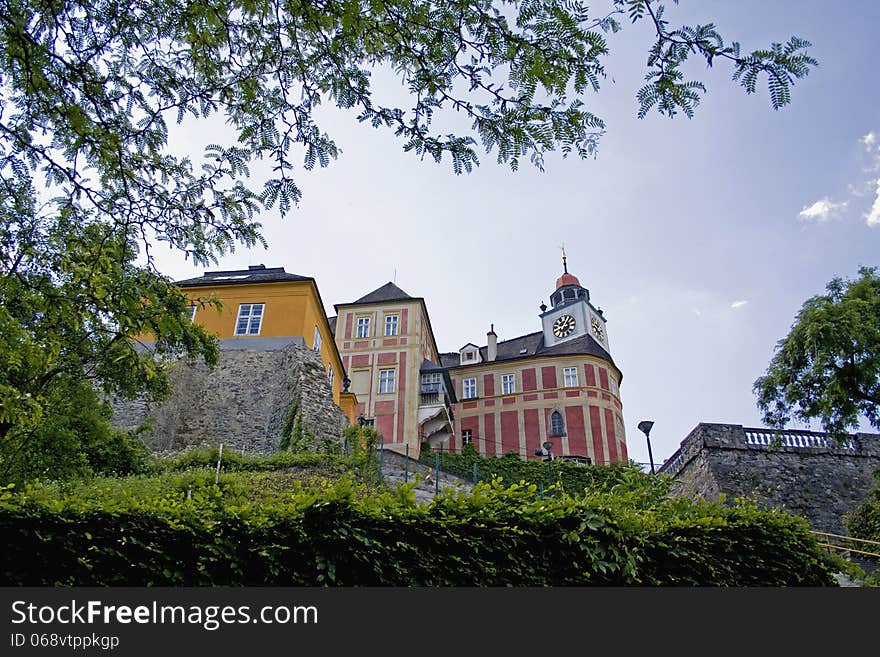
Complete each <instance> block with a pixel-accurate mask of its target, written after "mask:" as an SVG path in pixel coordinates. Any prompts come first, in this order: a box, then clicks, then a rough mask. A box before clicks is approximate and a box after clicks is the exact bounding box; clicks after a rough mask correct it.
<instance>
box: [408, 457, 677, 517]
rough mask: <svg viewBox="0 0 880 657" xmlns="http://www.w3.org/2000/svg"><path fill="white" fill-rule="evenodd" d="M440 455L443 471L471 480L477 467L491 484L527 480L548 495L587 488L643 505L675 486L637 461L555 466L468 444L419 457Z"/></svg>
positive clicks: (428, 462) (431, 462)
mask: <svg viewBox="0 0 880 657" xmlns="http://www.w3.org/2000/svg"><path fill="white" fill-rule="evenodd" d="M438 455H439V457H440V459H439V460H440V469H441V470H443V471H444V472H448V473H450V474H454V475H458V476H459V477H464V478H465V479H467V480H469V481H470V480H471V479H472V478H473V473H474V466H476V470H477V481H481V482H485V483H489V482H491V481H492V480H493V479H495V478H499V477H500V478H501V479H503V480H504V481H508V482H511V481H526V482H529V483H532V484H535V485H539V486H543V487H544V489H545V491H548V494H549V489H550V487H551V486H552V487H553V491H554V492H555V493H560V492H564V493H566V494H570V495H575V496H577V495H582V494H583V493H584V492H585V491H589V492H609V493H610V492H613V493H616V494H619V495H628V496H630V497H637V498H639V499H640V500H641V502H642V503H643V504H651V503H655V502H657V501H659V500H662V499H665V498H666V497H667V496H668V495H669V491H670V487H671V484H670V482H671V479H670V478H669V477H668V476H666V475H648V474H646V473H644V472H642V469H641V468H640V467H639V466H637V465H635V464H634V463H614V464H610V465H601V466H584V465H580V464H577V463H573V462H571V461H567V460H564V459H556V460H554V461H553V463H552V468H548V467H547V463H546V462H545V461H537V460H524V459H522V458H521V457H520V456H519V454H517V453H515V452H511V453H509V454H505V455H504V456H489V457H486V456H480V455H479V453H478V452H477V451H476V450H475V449H473V447H471V446H466V447H465V448H464V451H463V452H462V453H460V454H450V453H443V452H440V453H436V452H434V453H432V452H431V451H430V450H429V449H425V448H423V449H422V451H421V454H420V457H419V460H420V461H421V462H422V463H425V464H426V465H430V466H433V465H434V464H435V458H436V457H437V456H438ZM551 472H552V478H551ZM633 501H635V500H633Z"/></svg>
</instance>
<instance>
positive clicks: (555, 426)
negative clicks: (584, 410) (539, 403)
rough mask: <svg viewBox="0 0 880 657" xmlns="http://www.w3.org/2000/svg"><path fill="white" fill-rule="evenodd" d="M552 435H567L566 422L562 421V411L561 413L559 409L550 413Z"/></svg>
mask: <svg viewBox="0 0 880 657" xmlns="http://www.w3.org/2000/svg"><path fill="white" fill-rule="evenodd" d="M550 435H551V436H564V435H565V423H564V422H563V421H562V413H560V412H559V411H553V412H552V413H551V414H550Z"/></svg>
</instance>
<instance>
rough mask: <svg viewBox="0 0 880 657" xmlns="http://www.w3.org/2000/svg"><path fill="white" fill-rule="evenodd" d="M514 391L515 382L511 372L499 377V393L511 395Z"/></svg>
mask: <svg viewBox="0 0 880 657" xmlns="http://www.w3.org/2000/svg"><path fill="white" fill-rule="evenodd" d="M515 392H516V382H515V381H514V380H513V374H504V375H503V376H502V377H501V394H502V395H512V394H513V393H515Z"/></svg>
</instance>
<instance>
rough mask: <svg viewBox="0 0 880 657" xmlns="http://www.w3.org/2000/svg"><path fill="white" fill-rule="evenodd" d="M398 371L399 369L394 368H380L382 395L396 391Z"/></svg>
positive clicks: (380, 392) (380, 390) (380, 391)
mask: <svg viewBox="0 0 880 657" xmlns="http://www.w3.org/2000/svg"><path fill="white" fill-rule="evenodd" d="M389 373H390V374H389ZM396 373H397V371H396V370H394V369H387V370H379V394H380V395H390V394H392V393H393V392H394V387H395V386H394V384H395V380H396V377H395V375H396Z"/></svg>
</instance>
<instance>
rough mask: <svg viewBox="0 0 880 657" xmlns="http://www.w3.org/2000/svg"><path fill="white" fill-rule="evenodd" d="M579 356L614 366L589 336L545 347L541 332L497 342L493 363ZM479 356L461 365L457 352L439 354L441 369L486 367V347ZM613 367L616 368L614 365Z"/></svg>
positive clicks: (609, 356) (481, 349) (610, 359)
mask: <svg viewBox="0 0 880 657" xmlns="http://www.w3.org/2000/svg"><path fill="white" fill-rule="evenodd" d="M581 354H587V355H590V356H596V357H597V358H602V359H604V360H607V361H608V362H609V363H611V364H612V365H614V360H612V358H611V354H609V353H608V352H607V351H605V349H603V348H602V345H600V344H599V343H598V342H596V341H595V340H594V339H593V338H591V337H590V336H589V335H581V336H579V337H577V338H574V339H573V340H568V341H566V342H563V343H562V344H556V345H551V346H549V347H545V346H544V333H543V331H538V332H536V333H529V334H528V335H521V336H519V337H518V338H513V339H511V340H504V341H503V342H499V343H498V352H497V356H496V358H495V362H496V363H497V362H502V361H508V360H516V359H519V358H534V357H539V356H577V355H581ZM480 356H481V357H482V359H483V362H481V363H468V364H467V365H462V364H461V357H460V356H459V354H458V352H451V353H443V354H440V362H441V363H442V364H443V367H447V368H458V367H474V366H480V365H486V364H487V353H486V347H480ZM615 367H617V366H616V365H615Z"/></svg>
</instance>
